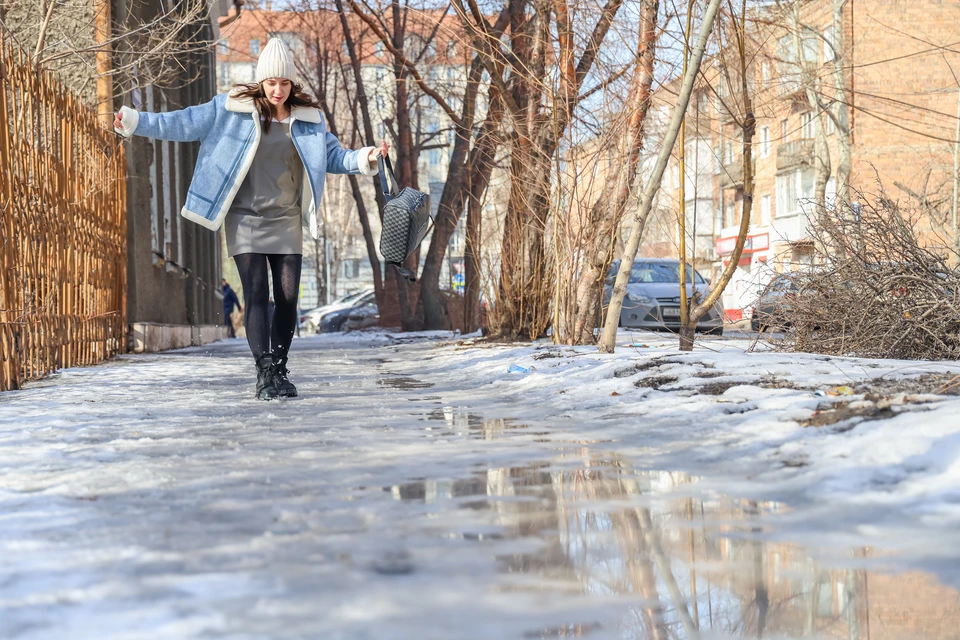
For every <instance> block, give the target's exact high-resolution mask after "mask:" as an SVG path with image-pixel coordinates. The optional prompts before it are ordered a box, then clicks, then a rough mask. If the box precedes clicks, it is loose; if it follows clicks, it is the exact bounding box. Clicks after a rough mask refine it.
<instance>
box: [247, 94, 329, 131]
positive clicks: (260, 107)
mask: <svg viewBox="0 0 960 640" xmlns="http://www.w3.org/2000/svg"><path fill="white" fill-rule="evenodd" d="M291 84H292V85H293V86H291V87H290V95H289V96H287V100H286V102H284V103H283V104H284V105H286V107H287V109H289V110H290V111H293V109H294V107H313V108H315V109H319V108H320V103H319V102H317V99H316V98H314V97H313V96H312V95H310V94H309V93H307V92H306V91H304V90H303V86H302V85H299V84H297V83H296V82H293V83H291ZM237 89H239V91H237ZM230 95H232V96H233V97H234V98H250V99H251V100H253V104H254V106H256V107H257V111H258V112H260V118H261V119H262V120H263V132H264V133H267V132H268V131H270V123H271V122H272V121H273V119H274V118H276V117H277V107H276V106H274V104H273V103H272V102H270V100H269V99H268V98H267V94H266V93H265V92H264V91H263V85H262V84H261V83H259V82H253V83H250V84H237V85H234V87H233V91H231V93H230Z"/></svg>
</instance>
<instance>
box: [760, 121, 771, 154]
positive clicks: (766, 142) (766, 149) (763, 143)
mask: <svg viewBox="0 0 960 640" xmlns="http://www.w3.org/2000/svg"><path fill="white" fill-rule="evenodd" d="M760 157H761V158H769V157H770V127H760Z"/></svg>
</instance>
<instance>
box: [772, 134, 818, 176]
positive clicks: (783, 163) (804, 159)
mask: <svg viewBox="0 0 960 640" xmlns="http://www.w3.org/2000/svg"><path fill="white" fill-rule="evenodd" d="M799 166H807V167H812V166H813V139H812V138H804V139H802V140H794V141H793V142H786V143H784V144H781V145H780V146H779V147H777V171H782V170H784V169H793V168H795V167H799Z"/></svg>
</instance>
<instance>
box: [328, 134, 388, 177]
mask: <svg viewBox="0 0 960 640" xmlns="http://www.w3.org/2000/svg"><path fill="white" fill-rule="evenodd" d="M326 144H327V173H360V174H363V175H365V176H375V175H377V171H378V168H377V164H376V163H375V162H370V161H368V160H367V158H369V157H370V152H371V151H373V150H374V149H375V148H376V147H363V148H362V149H358V150H357V151H348V150H347V149H344V148H343V147H341V146H340V141H339V140H337V136H335V135H333V134H332V133H330V132H329V131H327V140H326Z"/></svg>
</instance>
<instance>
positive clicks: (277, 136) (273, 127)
mask: <svg viewBox="0 0 960 640" xmlns="http://www.w3.org/2000/svg"><path fill="white" fill-rule="evenodd" d="M296 77H297V75H296V66H295V65H294V61H293V54H292V53H291V52H290V49H289V48H287V45H286V44H285V43H284V42H283V41H282V40H280V39H279V38H271V39H270V41H269V42H267V46H266V47H264V49H263V52H262V53H261V54H260V58H259V59H258V61H257V71H256V77H255V80H256V82H255V83H253V84H249V85H238V86H236V87H234V89H233V90H232V91H231V92H230V93H229V94H228V95H219V96H217V97H216V98H214V99H213V100H211V101H210V102H208V103H206V104H202V105H199V106H195V107H188V108H187V109H183V110H181V111H172V112H169V113H146V112H142V113H141V112H138V111H135V110H133V109H130V108H129V107H121V108H120V111H119V112H117V114H116V117H115V120H114V128H115V129H116V131H117V133H120V134H121V135H123V136H125V137H130V136H132V135H138V136H145V137H148V138H156V139H158V140H174V141H179V142H188V141H199V142H200V154H199V156H198V158H197V164H196V168H195V169H194V175H193V180H192V181H191V183H190V189H189V190H188V191H187V201H186V204H185V205H184V207H183V209H182V211H181V215H183V216H184V217H185V218H187V219H188V220H191V221H193V222H196V223H198V224H200V225H202V226H204V227H207V228H208V229H214V230H216V229H219V228H220V226H221V224H225V232H226V237H227V252H228V254H229V256H230V257H232V258H233V259H234V261H235V262H236V265H237V270H238V271H239V272H240V281H241V284H242V285H243V294H244V299H245V301H246V314H245V315H244V327H245V328H246V331H247V342H248V343H249V345H250V350H251V351H252V352H253V357H254V360H255V361H256V367H257V393H256V395H257V398H259V399H262V400H269V399H272V398H276V397H280V396H286V397H292V396H296V395H297V388H296V387H295V386H294V385H293V383H292V382H290V380H289V378H288V377H287V376H288V373H289V371H288V370H287V357H288V352H289V350H290V343H291V342H292V341H293V333H294V331H295V329H296V326H297V321H298V319H299V318H298V315H297V296H298V294H299V290H300V266H301V263H302V258H303V255H302V254H303V227H304V226H306V227H307V228H308V229H309V230H310V233H311V235H312V236H313V237H314V238H318V237H319V225H318V223H317V206H318V203H319V202H320V197H321V196H322V194H323V187H324V181H325V178H326V174H327V173H362V174H363V175H375V174H376V173H377V158H378V157H379V156H380V154H384V155H386V153H387V150H388V149H389V146H388V145H387V143H386V142H384V143H383V144H382V146H381V147H380V148H379V149H378V148H375V147H365V148H363V149H360V150H358V151H347V150H345V149H343V148H341V147H340V142H339V141H338V140H337V139H336V138H335V137H334V136H333V135H332V134H331V133H329V132H328V131H327V127H326V124H325V122H324V120H323V116H322V115H321V113H320V111H318V109H317V107H318V106H319V105H318V104H317V102H316V101H315V100H314V98H313V97H312V96H310V95H309V94H307V93H304V92H303V89H302V88H301V86H300V85H299V84H296ZM268 263H269V265H270V271H271V272H272V275H273V296H274V299H275V301H276V302H275V304H276V306H275V311H274V313H273V318H272V322H271V321H270V320H269V319H268V313H267V307H268V300H269V284H268V279H267V264H268Z"/></svg>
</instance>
